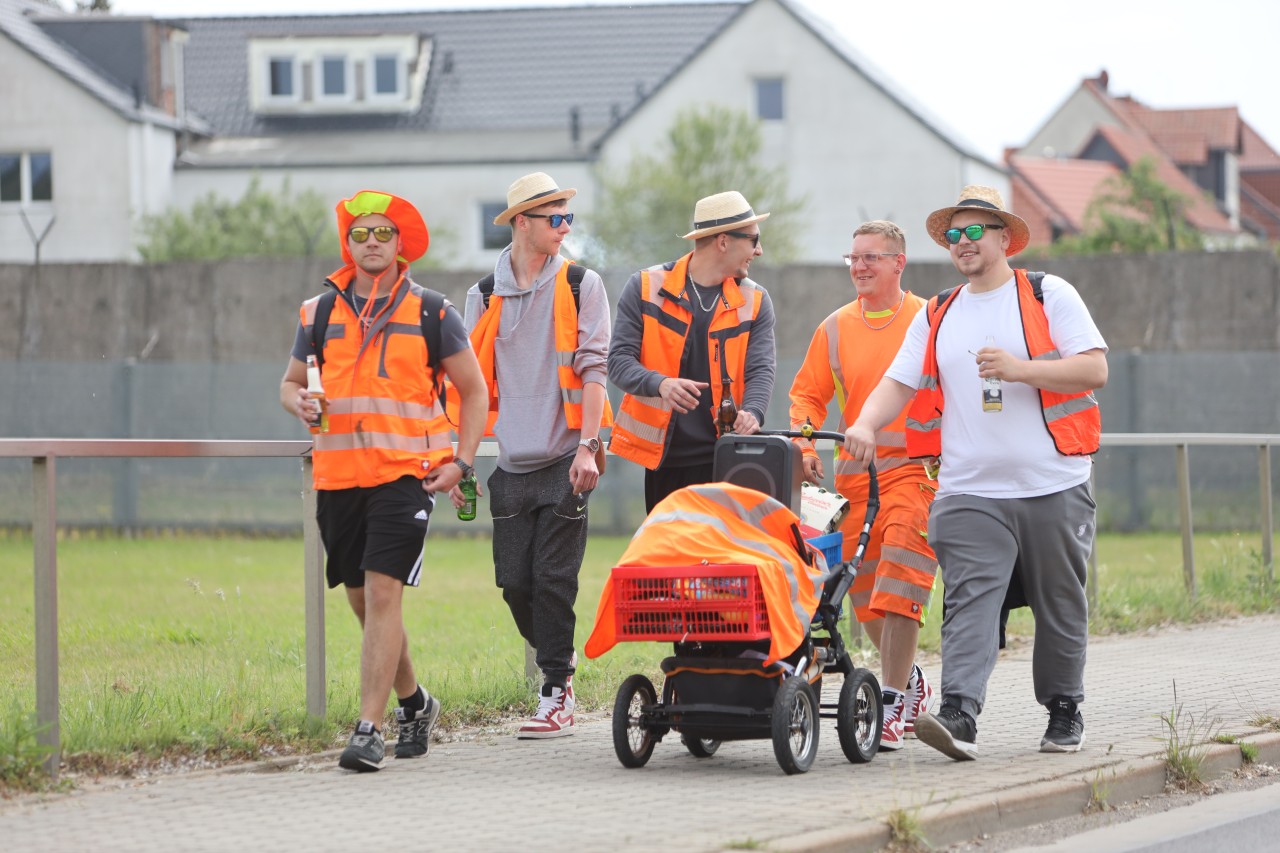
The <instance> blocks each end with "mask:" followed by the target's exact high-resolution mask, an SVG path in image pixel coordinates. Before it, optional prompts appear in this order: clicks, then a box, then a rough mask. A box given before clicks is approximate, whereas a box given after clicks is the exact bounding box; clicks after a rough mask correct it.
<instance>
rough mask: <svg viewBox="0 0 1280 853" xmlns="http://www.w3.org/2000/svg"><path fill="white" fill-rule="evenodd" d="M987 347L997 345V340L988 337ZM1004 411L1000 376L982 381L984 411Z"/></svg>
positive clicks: (985, 378)
mask: <svg viewBox="0 0 1280 853" xmlns="http://www.w3.org/2000/svg"><path fill="white" fill-rule="evenodd" d="M986 345H987V346H989V347H993V346H995V345H996V339H995V338H994V337H993V336H991V335H987V343H986ZM1003 409H1004V393H1003V389H1002V388H1001V387H1000V377H999V376H987V377H984V378H983V380H982V411H984V412H999V411H1002V410H1003Z"/></svg>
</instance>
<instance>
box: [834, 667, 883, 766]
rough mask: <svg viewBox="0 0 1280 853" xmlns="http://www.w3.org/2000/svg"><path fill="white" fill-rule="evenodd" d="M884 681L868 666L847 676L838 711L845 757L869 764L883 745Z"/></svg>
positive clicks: (837, 721)
mask: <svg viewBox="0 0 1280 853" xmlns="http://www.w3.org/2000/svg"><path fill="white" fill-rule="evenodd" d="M883 721H884V705H883V703H882V702H881V699H880V682H878V681H876V677H875V676H874V675H872V674H871V673H870V672H869V671H867V670H865V669H855V670H853V671H852V672H850V673H849V674H848V675H846V676H845V677H844V686H843V687H841V688H840V705H839V707H838V709H837V711H836V733H837V734H839V736H840V748H841V749H842V750H844V755H845V758H847V759H849V760H850V761H852V762H853V763H854V764H866V763H867V762H868V761H870V760H871V759H872V758H874V757H875V754H876V752H877V751H879V749H880V729H881V726H882V725H883V724H884V722H883Z"/></svg>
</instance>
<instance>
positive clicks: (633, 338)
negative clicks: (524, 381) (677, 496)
mask: <svg viewBox="0 0 1280 853" xmlns="http://www.w3.org/2000/svg"><path fill="white" fill-rule="evenodd" d="M768 218H769V214H767V213H756V212H755V210H753V209H752V207H751V205H750V204H749V203H748V202H747V200H746V199H745V198H743V196H742V194H741V193H738V192H722V193H717V194H716V195H712V196H708V197H706V198H704V199H701V200H699V201H698V203H697V204H696V205H695V206H694V210H693V229H692V230H691V231H689V233H687V234H685V235H684V238H683V239H685V240H692V241H693V251H692V252H690V253H689V254H687V255H685V256H684V257H682V258H680V259H678V260H675V261H670V262H668V263H665V264H661V265H659V266H653V267H650V268H648V269H645V270H641V271H639V272H637V273H635V274H634V275H632V276H631V278H630V279H629V280H628V281H627V284H626V286H625V287H624V288H623V290H622V295H621V297H619V299H618V319H617V324H616V325H615V327H614V332H613V342H612V344H611V346H610V349H609V378H610V379H611V380H612V381H613V383H614V384H615V385H617V386H618V387H619V388H621V389H622V390H623V391H624V392H626V396H625V397H624V398H623V401H622V405H621V407H620V408H619V410H618V422H617V424H616V425H615V427H614V430H613V435H612V438H611V440H610V442H609V449H610V450H612V451H613V452H614V453H615V454H617V455H618V456H622V457H624V458H626V459H630V460H631V461H632V462H635V463H637V464H638V465H642V466H643V467H644V468H645V469H646V470H645V481H644V489H645V507H646V510H647V511H652V510H653V507H654V506H655V505H656V504H657V503H658V502H659V501H661V500H662V499H663V498H665V497H666V496H667V495H669V494H671V493H672V492H674V491H676V490H677V489H680V488H683V487H684V486H691V485H696V484H699V483H708V482H710V481H711V477H712V469H713V466H714V459H715V442H716V437H717V432H716V415H717V413H718V412H719V411H720V406H721V401H722V399H724V398H725V397H726V396H727V397H729V398H731V399H732V402H733V405H734V407H735V408H736V409H737V415H736V419H735V420H734V422H733V430H734V431H735V432H739V433H743V434H751V433H754V432H758V431H759V430H760V426H761V424H762V423H763V421H764V415H765V410H766V408H767V407H768V405H769V397H770V395H771V394H772V393H773V380H774V373H775V370H776V356H775V352H774V337H773V326H774V314H773V303H772V302H771V301H770V300H769V294H768V293H767V292H766V291H765V289H764V288H763V287H761V286H760V285H759V284H756V283H755V282H754V281H752V280H751V279H749V278H747V272H748V270H749V269H750V266H751V262H752V261H753V260H754V259H755V258H758V257H760V256H761V255H763V254H764V248H763V246H762V245H761V242H760V223H761V222H763V221H764V220H766V219H768Z"/></svg>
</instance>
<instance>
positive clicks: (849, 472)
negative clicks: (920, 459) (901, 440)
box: [836, 456, 911, 477]
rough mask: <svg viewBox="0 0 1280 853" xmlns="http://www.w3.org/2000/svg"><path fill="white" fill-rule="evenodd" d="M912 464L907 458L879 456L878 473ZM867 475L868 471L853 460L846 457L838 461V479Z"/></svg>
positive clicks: (877, 458)
mask: <svg viewBox="0 0 1280 853" xmlns="http://www.w3.org/2000/svg"><path fill="white" fill-rule="evenodd" d="M910 462H911V460H910V459H908V458H906V457H905V456H877V457H876V471H877V472H878V473H881V474H883V473H884V472H886V471H892V470H893V469H894V468H901V467H902V466H903V465H907V464H910ZM866 473H867V470H866V469H865V468H863V467H862V466H861V465H860V464H859V463H858V462H856V461H855V460H853V459H849V458H848V457H845V456H841V457H838V458H837V459H836V476H837V477H856V476H858V475H860V474H861V475H865V474H866Z"/></svg>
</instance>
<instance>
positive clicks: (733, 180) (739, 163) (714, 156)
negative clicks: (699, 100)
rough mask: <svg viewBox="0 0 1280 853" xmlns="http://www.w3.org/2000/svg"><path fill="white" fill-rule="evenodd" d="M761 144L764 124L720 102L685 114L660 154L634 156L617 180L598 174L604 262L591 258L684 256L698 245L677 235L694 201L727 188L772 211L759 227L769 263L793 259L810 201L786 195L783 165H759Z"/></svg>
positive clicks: (608, 261)
mask: <svg viewBox="0 0 1280 853" xmlns="http://www.w3.org/2000/svg"><path fill="white" fill-rule="evenodd" d="M762 144H763V143H762V139H761V133H760V124H759V122H757V121H755V120H754V119H752V118H751V117H750V116H749V115H747V114H746V113H745V112H742V111H738V110H732V109H729V108H728V107H722V106H716V105H707V106H704V107H701V108H696V107H695V108H690V109H687V110H684V111H682V112H680V113H679V114H678V115H677V116H676V119H675V121H674V122H673V123H672V125H671V128H670V129H669V130H668V131H667V135H666V139H665V141H664V144H663V147H662V149H661V150H659V151H658V152H657V153H656V154H654V155H641V156H638V157H636V158H634V159H633V160H632V161H631V163H630V165H629V166H628V167H627V169H626V170H625V171H624V172H623V173H622V174H621V175H620V176H618V177H616V178H611V177H609V176H608V175H601V176H600V185H601V189H602V193H601V200H600V204H599V206H598V207H597V210H596V213H595V215H594V218H593V222H592V226H593V231H594V233H595V237H596V239H597V241H598V247H597V249H596V251H597V252H598V253H599V254H600V255H601V257H594V258H592V261H593V262H595V263H597V264H598V265H601V266H608V267H614V268H624V269H638V268H639V267H641V266H643V265H646V264H649V265H652V264H655V263H661V262H664V261H669V260H671V259H673V258H678V257H680V256H681V255H683V254H685V253H687V252H688V251H690V249H691V248H692V246H691V244H690V243H689V241H686V240H681V239H680V237H679V235H680V234H683V233H685V232H686V231H688V230H689V228H690V226H691V225H692V219H693V206H694V204H695V203H696V202H697V201H698V199H700V198H704V197H705V196H709V195H713V194H715V193H718V192H724V191H726V190H737V191H738V192H740V193H742V194H743V195H744V196H746V198H747V201H749V202H750V203H751V204H752V206H753V207H754V209H755V210H757V211H767V212H769V213H770V214H771V215H770V217H769V219H768V220H767V221H766V222H763V223H761V227H762V231H763V233H764V237H763V241H762V245H763V246H764V247H765V252H766V254H765V256H764V258H765V259H766V260H768V261H770V262H775V263H777V262H782V261H786V260H788V259H790V258H792V257H794V256H795V255H796V254H797V243H798V239H797V236H798V233H799V227H800V223H799V221H798V219H797V217H796V214H797V213H798V212H799V211H800V210H801V209H803V207H804V204H805V202H804V200H803V199H791V198H789V197H788V196H787V176H786V169H785V168H784V167H781V166H779V167H776V168H768V167H766V166H763V165H761V163H760V150H761V148H762ZM588 254H595V252H590V251H589V252H588Z"/></svg>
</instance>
